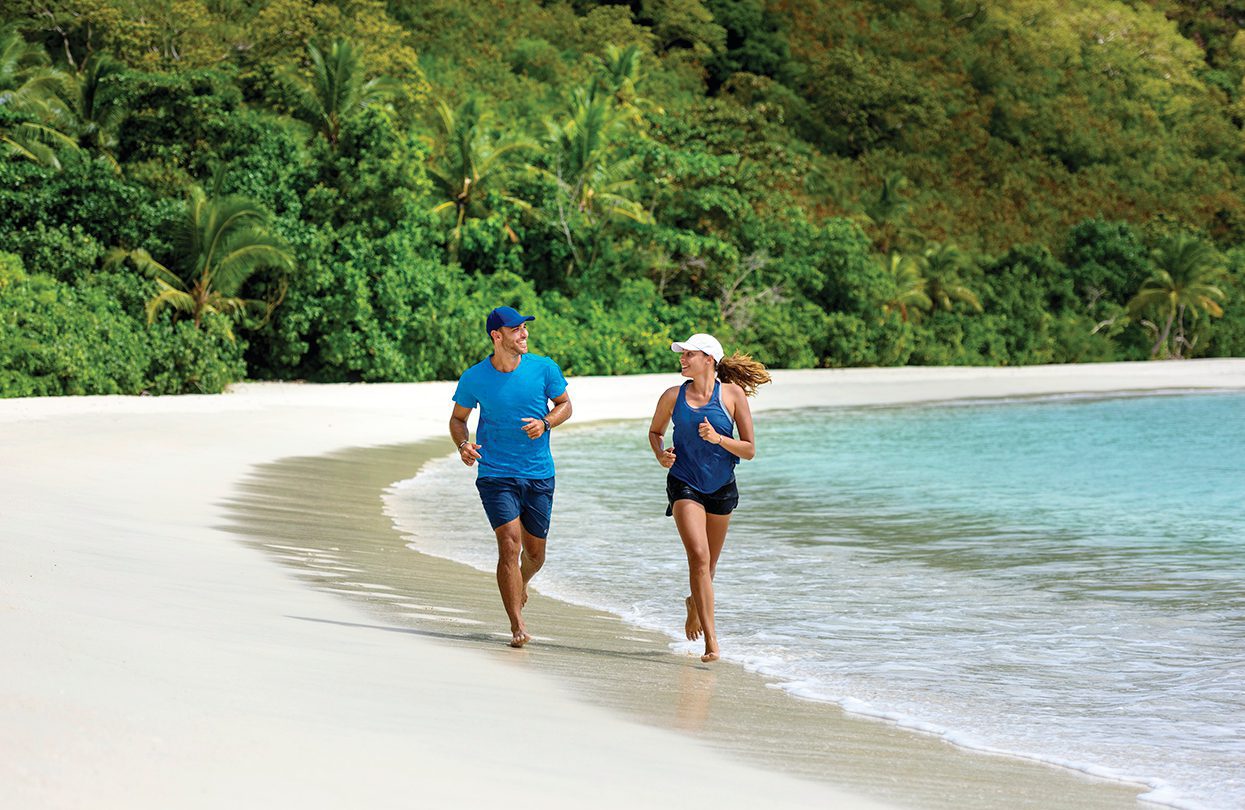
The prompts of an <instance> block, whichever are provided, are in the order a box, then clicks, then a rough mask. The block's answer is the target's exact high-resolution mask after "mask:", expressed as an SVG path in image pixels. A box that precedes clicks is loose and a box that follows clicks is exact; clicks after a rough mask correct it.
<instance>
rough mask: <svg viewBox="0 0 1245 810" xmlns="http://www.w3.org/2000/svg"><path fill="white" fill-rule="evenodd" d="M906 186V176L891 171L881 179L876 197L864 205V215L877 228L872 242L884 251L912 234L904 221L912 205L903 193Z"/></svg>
mask: <svg viewBox="0 0 1245 810" xmlns="http://www.w3.org/2000/svg"><path fill="white" fill-rule="evenodd" d="M907 187H908V178H907V177H904V175H903V173H902V172H891V173H890V174H888V175H887V176H886V177H885V178H884V179H883V180H882V187H881V188H880V189H879V190H878V196H877V198H876V199H874V200H873V201H872V202H870V203H869V204H868V205H866V206H865V216H866V217H867V218H868V220H869V222H870V223H872V224H873V226H874V227H875V228H876V229H877V237H876V238H875V240H874V244H875V246H876V247H877V248H878V250H880V251H882V252H884V253H889V252H890V251H891V249H892V248H894V247H895V246H896V244H897V243H898V242H899V240H900V238H901V237H904V236H910V235H912V234H913V230H912V228H910V227H908V225H907V222H906V220H907V218H908V210H909V209H910V208H911V207H912V203H911V202H909V200H908V198H907V197H905V196H904V195H903V191H904V189H906V188H907Z"/></svg>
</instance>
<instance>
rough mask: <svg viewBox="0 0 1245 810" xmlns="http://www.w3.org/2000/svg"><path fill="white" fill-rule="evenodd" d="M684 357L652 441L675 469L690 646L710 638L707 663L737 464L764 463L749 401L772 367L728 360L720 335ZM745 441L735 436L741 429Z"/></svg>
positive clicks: (672, 483)
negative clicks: (679, 380) (669, 441)
mask: <svg viewBox="0 0 1245 810" xmlns="http://www.w3.org/2000/svg"><path fill="white" fill-rule="evenodd" d="M670 348H671V349H672V350H673V351H676V352H679V366H680V367H681V369H682V374H683V376H684V377H688V378H690V379H689V380H688V381H687V382H685V383H683V384H682V385H679V386H675V387H673V388H670V389H668V390H667V391H666V392H665V393H663V394H662V395H661V399H659V400H657V410H655V411H654V412H653V423H652V424H651V425H650V426H649V429H648V442H649V445H650V446H652V448H653V453H654V454H655V455H656V456H657V462H658V463H659V464H661V466H663V467H665V468H666V469H668V470H670V473H669V474H668V475H667V476H666V498H667V500H668V501H669V506H668V507H667V509H666V514H667V515H674V524H675V526H677V527H678V529H679V537H680V538H681V539H682V540H683V548H684V549H685V550H686V551H687V567H688V574H689V577H690V579H691V584H692V595H691V596H689V597H687V599H686V600H684V601H685V604H686V605H687V622H686V624H685V626H684V629H685V631H686V633H687V637H688V639H689V640H694V639H697V638H700V636H701V634H702V633H703V634H704V637H705V654H704V655H703V656H701V658H700V660H701V661H705V662H709V661H716V660H718V655H719V649H718V637H717V631H716V629H715V628H714V625H713V575H714V573H715V572H716V570H717V565H718V557H719V556H720V555H721V554H722V546H723V544H724V543H725V542H726V529H727V525H728V524H729V523H730V520H731V513H732V512H733V511H735V507H736V505H738V503H739V490H738V489H736V487H735V465H736V464H738V463H739V459H741V458H744V459H751V458H754V457H755V456H756V441H755V439H754V436H753V431H752V412H751V410H749V408H748V397H750V396H752V395H753V394H755V393H756V390H757V386H759V385H762V384H764V383H767V382H769V381H770V376H769V373H768V372H767V371H766V370H765V366H763V365H761V364H760V363H758V362H756V361H755V360H753V359H752V358H751V357H748V356H747V355H743V354H739V353H735V354H733V355H731V356H730V357H724V356H723V354H724V353H723V351H722V344H721V343H719V342H718V341H717V339H716V338H714V337H713V336H712V335H706V334H695V335H692V336H691V337H690V338H688V339H687V340H685V341H683V342H681V343H671V344H670ZM671 421H673V422H674V437H673V445H672V446H671V447H670V448H666V447H665V436H666V428H667V427H668V426H669V425H670V422H671ZM736 427H738V428H739V436H738V437H736V436H735V428H736Z"/></svg>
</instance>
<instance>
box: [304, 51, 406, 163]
mask: <svg viewBox="0 0 1245 810" xmlns="http://www.w3.org/2000/svg"><path fill="white" fill-rule="evenodd" d="M307 58H308V59H309V60H310V61H311V77H310V79H304V78H302V77H299V76H290V77H288V82H289V87H290V91H291V93H292V94H293V97H294V98H293V103H294V117H295V118H298V119H300V120H302V121H305V122H307V123H308V124H310V125H311V126H312V127H313V128H314V129H315V130H316V131H317V132H319V133H320V134H322V135H323V136H324V137H325V138H326V139H327V140H328V142H329V143H330V144H332V145H333V148H337V143H338V141H339V140H340V138H341V128H342V124H343V122H344V121H345V120H346V119H347V118H349V117H350V116H351V115H353V114H355V113H356V112H358V111H359V110H362V109H363V108H365V107H367V106H369V105H371V104H378V103H381V102H384V101H386V100H388V99H390V98H392V97H393V96H394V95H395V94H396V93H397V92H398V90H399V89H400V88H399V85H398V83H397V82H395V81H394V80H393V79H390V78H388V77H384V76H375V77H373V78H371V79H365V78H364V75H365V72H364V64H363V54H362V51H361V50H360V49H357V48H355V47H354V46H353V45H351V44H350V42H349V41H348V40H346V39H342V38H338V39H335V40H334V41H333V44H332V45H330V46H329V50H328V53H327V54H325V53H323V52H322V51H321V50H320V49H319V48H318V47H316V46H315V45H314V44H309V45H308V46H307Z"/></svg>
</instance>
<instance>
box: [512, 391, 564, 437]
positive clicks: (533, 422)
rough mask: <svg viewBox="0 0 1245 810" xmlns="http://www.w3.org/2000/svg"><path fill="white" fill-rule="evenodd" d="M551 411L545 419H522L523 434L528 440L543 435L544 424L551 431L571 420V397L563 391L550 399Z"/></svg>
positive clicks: (528, 417)
mask: <svg viewBox="0 0 1245 810" xmlns="http://www.w3.org/2000/svg"><path fill="white" fill-rule="evenodd" d="M552 402H553V410H551V411H549V413H547V414H545V418H544V419H543V420H542V419H533V418H532V417H530V416H527V417H524V418H523V432H524V433H526V434H527V437H528V438H529V439H539V438H540V437H541V436H543V435H544V434H545V422H546V421H547V422H548V423H549V428H550V429H553V428H555V427H557V426H558V425H560V424H562V423H563V422H565V421H566V420H567V419H570V418H571V395H570V393H569V392H567V391H563V392H562V393H561V394H559V395H558V396H556V397H554V398H553V399H552Z"/></svg>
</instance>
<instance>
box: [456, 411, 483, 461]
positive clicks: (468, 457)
mask: <svg viewBox="0 0 1245 810" xmlns="http://www.w3.org/2000/svg"><path fill="white" fill-rule="evenodd" d="M470 416H471V408H464V407H463V406H462V405H459V404H458V403H457V402H455V403H454V412H453V413H451V414H450V438H451V439H453V440H454V446H455V447H457V448H458V458H459V459H461V460H462V462H463V464H466V465H467V466H468V467H470V466H471V465H473V464H475V463H476V459H478V458H480V453H479V452H478V451H479V449H480V448H481V447H483V446H484V445H480V444H475V443H474V442H472V441H471V434H470V432H469V431H468V430H467V419H468V418H470Z"/></svg>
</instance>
